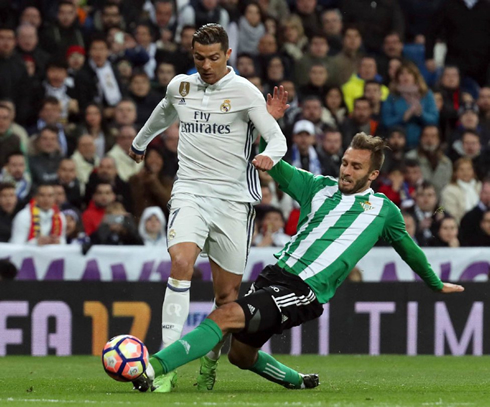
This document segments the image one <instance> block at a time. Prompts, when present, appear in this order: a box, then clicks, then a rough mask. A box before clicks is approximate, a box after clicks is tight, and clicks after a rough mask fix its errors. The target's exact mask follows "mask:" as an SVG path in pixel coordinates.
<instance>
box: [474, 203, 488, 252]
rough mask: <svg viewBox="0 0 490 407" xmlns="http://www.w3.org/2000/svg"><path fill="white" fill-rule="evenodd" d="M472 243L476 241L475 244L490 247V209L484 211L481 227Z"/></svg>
mask: <svg viewBox="0 0 490 407" xmlns="http://www.w3.org/2000/svg"><path fill="white" fill-rule="evenodd" d="M472 243H475V246H480V247H490V210H488V211H486V212H484V213H483V216H482V218H481V221H480V229H479V230H478V233H477V234H476V236H475V239H474V241H473V242H472Z"/></svg>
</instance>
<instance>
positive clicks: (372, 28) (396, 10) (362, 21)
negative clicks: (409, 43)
mask: <svg viewBox="0 0 490 407" xmlns="http://www.w3.org/2000/svg"><path fill="white" fill-rule="evenodd" d="M340 10H341V12H342V15H343V19H344V22H345V23H346V24H350V23H353V24H357V25H358V26H359V29H360V31H361V33H362V37H363V39H364V45H365V47H366V49H367V50H368V51H369V52H378V51H379V50H380V49H381V47H382V45H383V39H384V38H385V37H386V35H387V34H389V33H391V32H397V33H398V34H399V36H400V38H403V36H404V33H405V23H404V20H403V14H402V11H401V8H400V5H399V4H398V2H395V1H391V0H377V1H376V2H375V3H371V2H368V1H359V0H343V1H341V3H340Z"/></svg>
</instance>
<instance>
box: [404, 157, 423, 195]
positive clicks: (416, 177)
mask: <svg viewBox="0 0 490 407" xmlns="http://www.w3.org/2000/svg"><path fill="white" fill-rule="evenodd" d="M403 175H404V176H405V181H407V182H408V185H409V186H411V187H414V188H418V187H419V185H421V184H422V182H424V175H423V174H422V168H421V167H420V162H419V161H418V160H417V159H410V158H407V159H406V160H405V171H404V174H403Z"/></svg>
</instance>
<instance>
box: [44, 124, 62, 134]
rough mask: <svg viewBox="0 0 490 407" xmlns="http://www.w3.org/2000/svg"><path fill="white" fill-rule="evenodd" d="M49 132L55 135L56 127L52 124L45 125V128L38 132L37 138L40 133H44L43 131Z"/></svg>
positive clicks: (56, 132)
mask: <svg viewBox="0 0 490 407" xmlns="http://www.w3.org/2000/svg"><path fill="white" fill-rule="evenodd" d="M47 130H48V131H51V132H53V133H55V134H58V131H59V129H58V127H56V126H55V125H54V124H47V125H46V126H44V127H43V128H42V129H41V131H40V132H39V136H41V134H42V133H44V132H45V131H47Z"/></svg>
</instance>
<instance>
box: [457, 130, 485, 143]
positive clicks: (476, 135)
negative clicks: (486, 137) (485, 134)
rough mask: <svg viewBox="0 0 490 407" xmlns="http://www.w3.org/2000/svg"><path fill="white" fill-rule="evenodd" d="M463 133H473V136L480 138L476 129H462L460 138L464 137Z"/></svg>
mask: <svg viewBox="0 0 490 407" xmlns="http://www.w3.org/2000/svg"><path fill="white" fill-rule="evenodd" d="M465 134H471V135H473V136H475V137H478V139H480V133H478V132H477V131H476V130H473V129H466V130H464V131H463V134H462V135H461V139H462V138H463V137H464V135H465ZM480 141H481V140H480Z"/></svg>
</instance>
